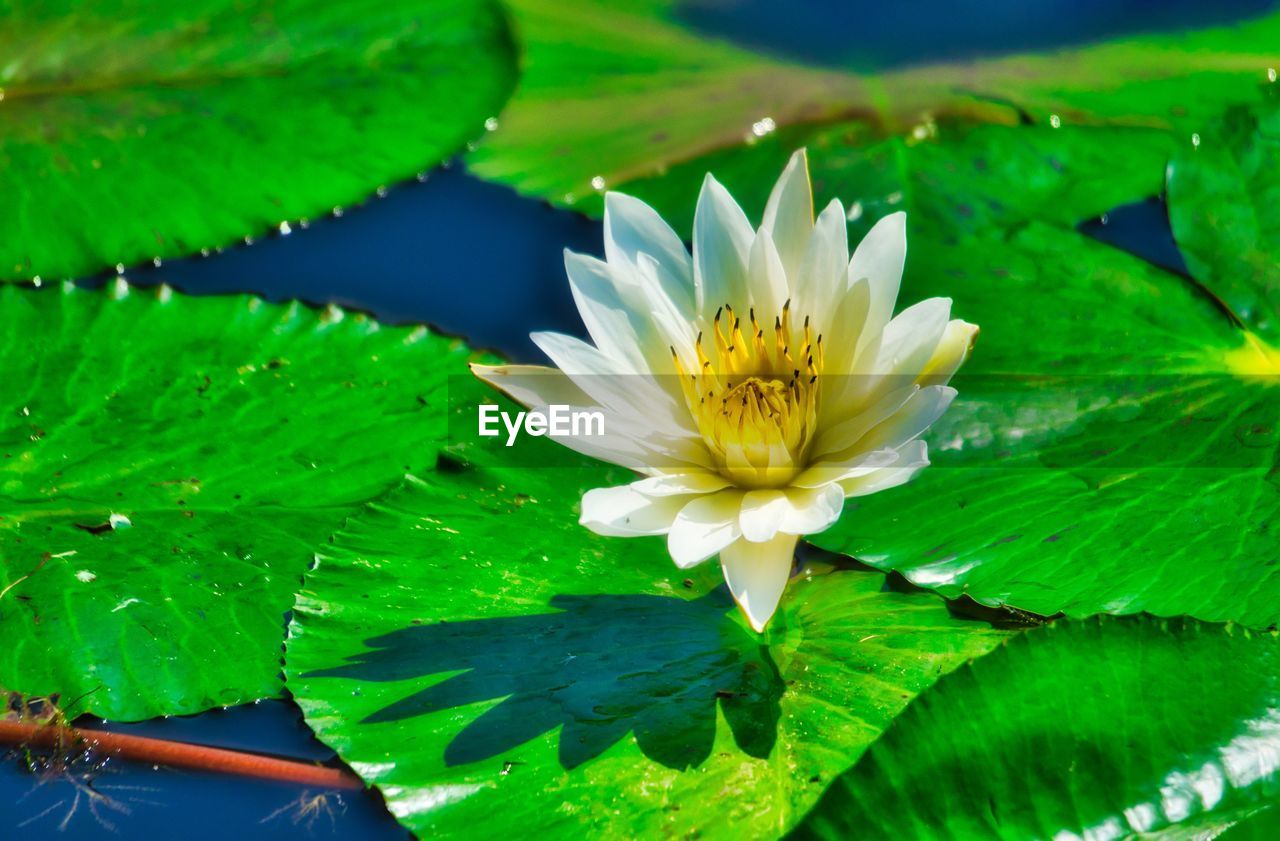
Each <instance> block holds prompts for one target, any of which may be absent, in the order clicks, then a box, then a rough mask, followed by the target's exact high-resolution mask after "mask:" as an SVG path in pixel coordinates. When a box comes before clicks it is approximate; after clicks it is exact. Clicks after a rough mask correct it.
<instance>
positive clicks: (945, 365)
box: [920, 319, 978, 385]
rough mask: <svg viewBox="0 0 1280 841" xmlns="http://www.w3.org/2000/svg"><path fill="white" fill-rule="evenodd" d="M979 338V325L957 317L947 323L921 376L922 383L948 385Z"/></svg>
mask: <svg viewBox="0 0 1280 841" xmlns="http://www.w3.org/2000/svg"><path fill="white" fill-rule="evenodd" d="M977 338H978V326H977V325H976V324H970V323H968V322H967V321H960V320H959V319H956V320H955V321H951V322H948V323H947V329H946V330H945V331H944V332H943V334H942V340H941V341H939V342H938V346H937V348H935V349H934V351H933V357H932V358H930V359H929V361H928V363H926V364H925V366H924V371H923V372H922V376H921V377H920V384H921V385H946V384H947V383H948V382H949V381H950V380H951V377H952V376H953V375H954V374H955V372H956V371H957V370H959V368H960V366H961V365H962V364H964V361H965V359H967V358H968V357H969V352H970V351H971V350H973V343H974V341H975V340H976V339H977Z"/></svg>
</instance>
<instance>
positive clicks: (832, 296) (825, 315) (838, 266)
mask: <svg viewBox="0 0 1280 841" xmlns="http://www.w3.org/2000/svg"><path fill="white" fill-rule="evenodd" d="M848 224H849V223H848V221H847V220H846V219H845V215H844V207H843V206H842V205H841V204H840V200H839V199H832V201H831V203H830V204H828V205H827V206H826V207H825V208H824V209H823V211H822V213H820V214H819V215H818V221H817V224H815V225H814V227H813V236H812V237H810V238H809V246H808V248H806V249H805V252H804V258H803V259H802V260H801V261H800V271H799V273H798V274H796V275H792V276H791V278H790V279H791V292H792V295H793V296H794V297H793V298H792V301H791V304H792V307H793V308H794V310H795V312H797V313H798V314H801V315H808V316H812V317H813V318H814V319H816V325H815V326H817V327H818V329H817V332H819V333H820V332H822V331H823V330H824V329H826V327H827V325H828V324H829V323H830V318H831V313H832V310H834V309H835V308H836V306H837V304H838V302H839V300H840V298H841V297H842V296H843V295H844V293H845V291H846V290H847V289H848V286H849V282H848V277H849V274H848V272H849V234H848V228H847V225H848ZM833 328H834V325H833Z"/></svg>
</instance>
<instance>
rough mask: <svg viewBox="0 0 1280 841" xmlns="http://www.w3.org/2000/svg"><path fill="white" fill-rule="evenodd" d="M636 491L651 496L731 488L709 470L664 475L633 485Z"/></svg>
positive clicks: (724, 479)
mask: <svg viewBox="0 0 1280 841" xmlns="http://www.w3.org/2000/svg"><path fill="white" fill-rule="evenodd" d="M632 484H633V486H634V487H635V489H636V490H638V491H640V492H641V493H645V494H648V495H650V496H670V495H672V494H709V493H715V492H716V491H718V490H721V489H722V488H727V487H729V484H730V483H729V480H728V479H726V478H724V477H723V476H721V475H720V474H719V473H713V472H711V471H709V470H693V471H688V472H685V473H663V474H660V475H658V476H651V477H649V478H648V479H641V480H640V481H638V482H634V483H632Z"/></svg>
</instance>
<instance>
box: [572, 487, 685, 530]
mask: <svg viewBox="0 0 1280 841" xmlns="http://www.w3.org/2000/svg"><path fill="white" fill-rule="evenodd" d="M635 484H636V483H632V484H631V485H623V486H621V487H617V488H593V489H592V490H589V491H587V492H586V494H584V495H583V497H582V517H581V518H579V520H578V522H579V523H581V524H582V525H584V526H586V527H587V528H589V529H591V530H592V531H593V532H595V533H596V534H603V535H608V536H610V537H635V536H639V535H649V534H666V533H667V532H668V531H669V530H670V529H671V524H672V522H674V521H675V518H676V515H677V514H679V513H680V509H681V508H683V507H684V506H685V505H687V504H688V502H689V497H687V496H686V497H678V496H664V497H656V498H655V497H649V496H646V495H645V494H643V493H640V492H639V491H637V490H636V488H635Z"/></svg>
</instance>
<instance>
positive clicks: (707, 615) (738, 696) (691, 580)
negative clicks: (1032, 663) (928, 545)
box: [286, 442, 1008, 837]
mask: <svg viewBox="0 0 1280 841" xmlns="http://www.w3.org/2000/svg"><path fill="white" fill-rule="evenodd" d="M541 445H543V446H546V447H548V448H551V447H554V445H552V444H550V443H547V442H541ZM550 452H551V451H549V454H548V455H547V456H546V457H545V458H546V459H547V460H544V462H543V463H544V464H548V463H550V464H554V463H556V462H554V460H553V459H554V456H553V455H551V454H550ZM480 458H481V459H483V458H485V457H484V456H483V454H481V455H480ZM559 464H561V465H563V466H548V467H544V468H542V469H532V468H526V469H522V470H520V471H519V475H518V476H517V475H516V473H515V471H511V470H508V469H503V468H498V467H493V466H492V465H491V464H489V466H485V462H482V461H480V460H479V459H478V460H477V462H476V463H475V464H473V465H471V466H466V467H461V468H459V467H456V466H455V467H453V468H452V469H450V470H444V471H438V472H436V473H433V474H431V476H430V477H429V478H427V479H425V480H418V479H408V480H407V481H406V483H405V485H404V486H403V487H402V488H401V489H400V490H398V491H396V492H394V493H391V494H389V495H388V496H387V497H385V498H384V499H382V500H380V501H378V502H375V503H372V504H370V505H369V506H368V507H367V509H366V510H365V511H364V512H363V513H362V514H360V515H359V516H355V517H352V518H351V519H350V520H348V522H347V524H346V526H345V527H344V529H343V530H342V531H341V532H339V533H338V534H337V535H336V536H335V538H334V540H333V542H332V544H331V545H330V546H329V547H327V548H326V549H325V550H324V551H323V552H322V553H321V555H320V557H319V558H318V561H317V565H316V567H315V568H314V569H313V570H312V571H311V572H309V573H308V575H307V578H306V581H305V584H304V586H303V589H302V591H301V592H300V594H299V597H298V601H297V605H296V607H295V610H294V622H293V624H292V626H291V630H290V639H289V642H288V644H287V652H286V671H287V682H288V686H289V690H290V692H291V693H292V694H293V695H294V697H295V698H296V699H297V701H298V703H299V704H300V705H301V707H302V708H303V710H304V712H305V714H306V718H307V722H308V724H309V725H310V726H311V727H312V729H313V730H314V731H315V732H316V733H317V735H318V736H319V737H320V738H321V739H322V740H323V741H324V742H326V743H327V744H329V745H330V746H332V747H333V748H334V749H335V750H337V751H338V753H339V755H341V756H342V757H343V759H344V760H346V761H347V762H348V763H350V764H351V765H352V767H353V768H355V769H356V771H357V772H358V773H360V774H361V776H363V777H364V778H365V779H366V780H367V781H369V782H370V783H373V784H375V785H377V786H378V787H379V788H380V789H381V791H382V793H383V795H384V796H385V797H386V799H387V802H388V805H389V807H390V808H391V810H392V812H393V813H394V814H396V816H397V817H398V818H400V820H401V821H402V822H403V823H404V824H405V825H406V826H407V827H409V828H410V829H411V830H413V831H414V832H415V833H418V834H421V835H432V836H436V835H440V836H445V837H449V836H468V835H470V834H472V833H474V828H475V826H476V825H477V824H478V822H481V821H483V822H484V826H485V827H486V832H492V833H495V834H504V833H505V834H516V833H518V834H522V835H523V834H535V835H539V836H551V837H578V836H580V835H581V834H582V833H583V832H584V831H585V832H591V833H593V834H618V833H622V834H627V835H633V834H639V835H648V834H653V833H658V832H664V833H671V834H677V835H685V834H688V833H697V834H700V835H702V836H707V837H722V836H729V835H734V836H737V837H741V836H742V835H743V834H744V833H745V834H746V835H748V836H751V837H765V836H770V835H775V834H777V833H778V832H779V831H781V830H784V829H786V828H787V827H789V826H791V825H792V824H793V823H794V822H795V821H796V820H798V818H799V816H800V815H801V814H802V813H803V812H804V810H805V809H806V808H808V806H809V805H811V804H812V803H813V802H814V801H815V800H816V799H817V797H818V795H819V794H820V792H821V790H822V788H823V787H824V785H825V784H826V783H827V782H829V781H830V780H831V779H832V777H833V776H834V775H835V774H836V773H838V772H839V771H841V770H843V769H845V768H847V767H848V766H849V764H850V763H851V762H852V761H853V759H854V758H855V757H856V756H857V755H858V753H860V752H861V751H862V750H863V749H864V748H865V747H866V746H867V745H868V744H869V743H870V742H871V741H872V740H874V739H875V738H876V736H877V735H879V733H880V732H881V731H882V730H883V729H884V727H885V726H886V725H887V724H888V722H889V721H890V720H891V719H892V718H893V716H894V715H896V714H897V712H898V711H899V710H900V709H902V707H903V706H904V705H905V704H906V703H907V701H908V700H909V699H910V698H911V697H913V696H914V695H915V694H916V693H917V692H919V691H920V690H921V689H923V688H924V687H925V686H928V685H929V684H931V683H932V682H933V681H934V680H935V679H936V678H937V676H938V675H939V674H941V673H943V672H946V671H949V670H950V669H952V668H955V667H956V666H957V665H959V664H960V663H962V662H965V661H966V660H968V659H969V658H971V657H974V656H977V655H979V654H982V653H984V652H985V651H987V650H989V649H990V648H991V647H992V646H994V645H996V644H997V643H998V642H999V640H1000V639H1002V638H1003V637H1004V636H1005V635H1006V634H1007V633H1008V632H1006V631H1000V630H996V629H994V628H993V627H992V626H991V625H989V624H987V623H986V622H983V621H977V620H972V619H962V618H956V617H953V616H952V615H951V614H950V613H949V612H948V610H947V608H946V606H945V605H944V603H943V602H941V601H940V600H938V599H937V598H936V597H934V596H933V595H931V594H927V593H919V592H913V593H898V592H888V591H886V589H885V587H884V581H885V579H884V577H883V576H882V575H880V574H878V573H875V572H868V571H865V570H855V569H850V568H840V567H839V566H832V565H831V564H830V563H825V564H824V563H815V564H814V565H810V566H807V567H806V568H805V569H804V571H803V572H801V573H800V574H799V575H798V576H797V577H796V578H794V579H793V581H792V584H791V588H790V591H789V595H788V596H787V598H786V599H785V600H784V603H783V607H782V608H781V610H780V612H779V614H778V615H777V616H776V617H775V619H774V624H773V626H772V630H771V632H770V634H769V635H768V636H763V637H762V636H758V635H756V634H754V633H752V632H751V631H750V630H749V629H748V627H747V626H746V624H745V621H744V620H743V619H742V618H741V617H740V616H739V615H738V612H737V609H736V608H735V607H734V605H733V602H732V600H731V599H730V597H729V596H728V594H727V592H726V591H725V589H724V587H723V585H722V584H721V581H720V575H719V570H718V569H717V568H716V566H715V565H714V564H707V565H703V566H701V567H698V568H695V569H693V570H688V571H684V572H681V571H679V570H677V569H676V568H675V567H674V566H673V565H672V564H671V561H670V559H669V558H668V557H667V553H666V551H665V548H664V547H663V545H662V543H661V541H660V539H658V538H653V539H648V538H643V539H635V540H623V539H617V538H601V537H598V536H595V535H593V534H591V533H590V532H588V531H587V530H586V529H584V528H582V527H581V526H579V525H577V523H576V519H577V518H576V516H575V514H576V502H577V499H578V496H579V495H580V493H581V492H582V490H584V489H586V488H589V487H594V486H598V485H605V484H617V483H619V482H621V481H623V479H624V476H623V475H622V474H621V473H620V472H619V471H605V470H601V469H598V468H593V467H590V466H588V465H586V464H585V463H584V462H582V461H580V460H578V459H577V458H576V457H569V456H565V457H563V459H562V460H561V461H560V462H559ZM513 535H518V536H519V539H517V540H513V539H512V536H513ZM685 576H688V578H685ZM682 579H683V581H682ZM725 792H732V793H733V794H732V796H731V797H726V796H725Z"/></svg>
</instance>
